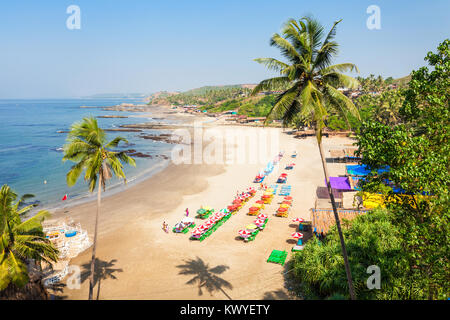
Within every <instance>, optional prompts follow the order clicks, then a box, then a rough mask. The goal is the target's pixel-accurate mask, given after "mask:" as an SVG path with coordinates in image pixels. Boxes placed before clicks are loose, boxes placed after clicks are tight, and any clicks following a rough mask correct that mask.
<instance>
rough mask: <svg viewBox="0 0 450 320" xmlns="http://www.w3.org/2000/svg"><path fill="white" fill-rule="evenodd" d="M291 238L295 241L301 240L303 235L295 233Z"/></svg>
mask: <svg viewBox="0 0 450 320" xmlns="http://www.w3.org/2000/svg"><path fill="white" fill-rule="evenodd" d="M291 237H292V238H294V239H301V238H303V233H300V232H294V233H293V234H291Z"/></svg>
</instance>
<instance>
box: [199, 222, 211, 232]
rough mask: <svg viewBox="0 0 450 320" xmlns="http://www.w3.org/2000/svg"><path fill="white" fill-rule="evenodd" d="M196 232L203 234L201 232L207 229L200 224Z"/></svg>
mask: <svg viewBox="0 0 450 320" xmlns="http://www.w3.org/2000/svg"><path fill="white" fill-rule="evenodd" d="M197 230H198V231H200V232H203V231H206V230H208V227H207V226H205V225H204V224H202V225H201V226H200V227H198V228H197Z"/></svg>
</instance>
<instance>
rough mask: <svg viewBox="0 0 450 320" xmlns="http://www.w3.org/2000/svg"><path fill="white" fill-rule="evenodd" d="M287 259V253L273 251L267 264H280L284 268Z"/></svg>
mask: <svg viewBox="0 0 450 320" xmlns="http://www.w3.org/2000/svg"><path fill="white" fill-rule="evenodd" d="M286 257H287V252H286V251H284V250H283V251H281V250H273V251H272V252H271V253H270V256H269V259H267V262H272V263H278V264H281V265H282V266H284V262H285V261H286Z"/></svg>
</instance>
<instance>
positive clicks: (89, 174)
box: [63, 117, 136, 300]
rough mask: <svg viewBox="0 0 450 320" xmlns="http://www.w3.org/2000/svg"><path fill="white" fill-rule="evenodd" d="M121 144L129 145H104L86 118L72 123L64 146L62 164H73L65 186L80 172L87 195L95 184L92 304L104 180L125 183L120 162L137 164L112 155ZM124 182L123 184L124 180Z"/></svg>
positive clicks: (94, 122)
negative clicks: (95, 205)
mask: <svg viewBox="0 0 450 320" xmlns="http://www.w3.org/2000/svg"><path fill="white" fill-rule="evenodd" d="M121 141H124V142H128V141H127V140H126V139H124V138H122V137H116V138H114V139H113V140H112V141H110V142H107V141H106V134H105V131H103V130H102V129H101V128H99V126H98V123H97V120H96V119H95V118H92V117H89V118H84V119H83V121H81V122H75V123H74V124H73V125H72V126H71V128H70V132H69V133H68V136H67V144H66V145H64V157H63V161H67V160H70V161H72V162H75V164H74V165H73V166H72V168H71V169H70V171H69V172H68V173H67V184H68V185H69V186H70V187H71V186H73V185H75V183H76V182H77V180H78V178H79V177H80V175H81V173H82V171H83V170H85V175H84V180H85V181H88V183H89V191H90V192H93V191H94V190H95V187H96V185H97V181H98V182H99V183H98V188H97V190H98V193H97V213H96V216H95V229H94V241H93V246H92V260H91V273H90V276H89V300H92V294H93V288H94V264H95V252H96V248H97V229H98V216H99V213H100V202H101V191H102V188H103V190H104V189H105V186H106V180H108V179H110V178H111V177H112V175H113V174H114V175H115V176H117V177H119V178H123V179H124V180H125V179H126V177H125V173H124V172H123V170H122V168H123V165H122V162H123V163H127V164H130V165H133V166H136V163H135V161H134V159H133V158H131V157H129V156H128V155H127V154H126V153H125V152H124V151H122V152H115V151H112V150H111V149H114V148H117V146H118V145H119V143H120V142H121ZM125 181H126V180H125Z"/></svg>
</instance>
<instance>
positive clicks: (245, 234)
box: [239, 230, 250, 237]
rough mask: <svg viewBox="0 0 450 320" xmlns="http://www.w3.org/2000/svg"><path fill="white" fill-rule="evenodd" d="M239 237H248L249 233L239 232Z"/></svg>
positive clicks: (245, 231)
mask: <svg viewBox="0 0 450 320" xmlns="http://www.w3.org/2000/svg"><path fill="white" fill-rule="evenodd" d="M239 235H240V236H241V237H248V236H249V235H250V232H248V231H247V230H239Z"/></svg>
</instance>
